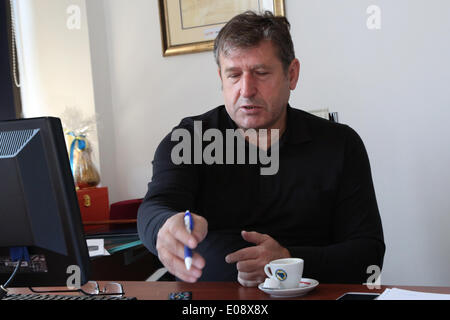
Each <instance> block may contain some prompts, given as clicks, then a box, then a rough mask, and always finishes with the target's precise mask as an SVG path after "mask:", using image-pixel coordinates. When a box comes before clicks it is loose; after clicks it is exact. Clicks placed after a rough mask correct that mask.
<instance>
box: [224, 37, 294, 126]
mask: <svg viewBox="0 0 450 320" xmlns="http://www.w3.org/2000/svg"><path fill="white" fill-rule="evenodd" d="M219 59H220V60H219V61H220V68H219V76H220V77H221V79H222V86H223V96H224V99H225V107H226V110H227V112H228V114H229V115H230V117H231V119H233V121H234V122H235V123H236V124H237V126H238V127H239V128H242V129H251V128H252V129H280V130H284V127H285V123H286V121H285V120H286V107H287V104H288V102H289V97H290V91H291V90H294V89H295V87H296V85H297V81H298V76H299V71H300V63H299V61H298V60H297V59H294V61H292V63H291V65H290V67H289V70H288V71H287V73H286V72H285V71H284V70H283V65H282V63H281V61H280V59H279V58H278V56H277V55H276V51H275V47H274V46H273V44H272V42H271V41H262V42H261V43H260V44H259V45H258V46H256V47H253V48H249V49H239V48H238V49H234V50H230V51H229V52H228V54H227V55H226V56H225V55H223V54H221V55H220V58H219Z"/></svg>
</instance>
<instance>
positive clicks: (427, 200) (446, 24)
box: [39, 0, 450, 286]
mask: <svg viewBox="0 0 450 320" xmlns="http://www.w3.org/2000/svg"><path fill="white" fill-rule="evenodd" d="M39 1H41V0H39ZM372 4H375V5H378V6H379V7H380V8H381V13H382V25H381V29H380V30H376V31H374V30H368V29H367V27H366V20H367V18H368V15H367V13H366V9H367V7H368V6H369V5H372ZM86 5H87V14H88V20H89V37H90V49H91V59H92V74H93V83H94V92H95V106H96V111H97V112H98V113H100V117H101V119H102V120H101V122H100V124H99V141H100V155H101V157H100V159H101V168H102V180H103V182H104V184H105V185H108V187H109V188H110V197H111V201H119V200H124V199H130V198H137V197H143V196H144V194H145V192H146V190H147V182H148V181H149V179H150V177H151V160H152V159H153V154H154V152H155V149H156V147H157V145H158V143H159V141H160V140H161V139H162V138H163V136H164V135H165V134H167V133H168V132H169V131H170V130H171V128H172V127H173V126H175V125H176V124H177V123H178V122H179V121H180V119H181V118H183V117H185V116H189V115H193V114H199V113H202V112H205V111H207V110H209V109H211V108H212V107H215V106H217V105H220V104H222V98H221V92H220V83H219V81H218V78H217V73H216V66H215V64H214V60H213V57H212V53H210V52H208V53H199V54H193V55H183V56H176V57H170V58H163V57H162V54H161V37H160V22H159V15H158V6H157V1H148V0H127V1H125V0H87V1H86ZM286 11H287V17H288V18H289V20H290V21H291V24H292V34H293V38H294V42H295V46H296V50H297V55H298V57H299V58H300V60H301V62H302V71H301V72H302V73H301V79H300V85H299V88H298V89H297V90H296V91H295V93H294V94H293V97H292V101H291V103H292V105H293V106H296V107H298V108H304V109H306V110H312V109H321V108H324V107H327V108H330V109H331V110H332V111H338V112H339V115H340V120H341V122H344V123H347V124H349V125H350V126H351V127H353V128H354V129H356V130H357V131H358V133H359V134H360V135H361V137H362V138H363V140H364V141H365V144H366V148H367V150H368V153H369V157H370V160H371V165H372V172H373V179H374V184H375V189H376V193H377V198H378V204H379V208H380V212H381V217H382V220H383V226H384V233H385V241H386V245H387V251H386V256H385V265H384V270H383V275H382V283H383V284H394V285H400V284H411V285H446V286H450V274H449V273H448V270H449V269H450V236H449V232H448V229H449V226H450V197H449V196H447V190H449V189H450V170H449V169H448V167H447V166H448V164H449V163H450V161H449V160H450V148H449V147H448V146H449V145H450V144H449V143H450V141H449V140H450V129H449V126H448V125H447V122H448V119H449V118H450V108H449V107H450V94H449V92H448V85H449V83H450V62H449V60H448V57H449V56H450V42H449V41H448V34H449V31H450V21H449V20H448V12H450V2H448V1H446V0H428V1H425V0H397V1H388V0H370V1H369V0H345V1H333V0H315V1H309V0H308V1H306V0H304V1H299V0H286Z"/></svg>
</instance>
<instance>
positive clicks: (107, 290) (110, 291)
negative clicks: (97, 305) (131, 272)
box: [78, 281, 125, 297]
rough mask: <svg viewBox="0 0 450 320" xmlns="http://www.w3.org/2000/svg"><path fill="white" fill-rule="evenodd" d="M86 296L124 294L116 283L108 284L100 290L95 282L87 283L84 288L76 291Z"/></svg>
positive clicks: (118, 295) (120, 286)
mask: <svg viewBox="0 0 450 320" xmlns="http://www.w3.org/2000/svg"><path fill="white" fill-rule="evenodd" d="M78 290H79V291H80V292H81V293H83V294H85V295H87V296H117V297H120V296H123V295H124V294H125V292H124V291H123V287H122V285H121V284H120V283H118V282H108V283H106V284H105V285H104V286H103V287H102V288H100V286H99V284H98V282H97V281H88V282H87V283H86V284H85V285H84V286H82V287H81V288H80V289H78Z"/></svg>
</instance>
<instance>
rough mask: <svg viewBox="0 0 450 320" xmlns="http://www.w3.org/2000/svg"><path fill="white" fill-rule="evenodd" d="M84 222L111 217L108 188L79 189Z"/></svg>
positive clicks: (78, 194)
mask: <svg viewBox="0 0 450 320" xmlns="http://www.w3.org/2000/svg"><path fill="white" fill-rule="evenodd" d="M77 196H78V203H79V205H80V211H81V219H82V220H83V223H86V222H90V221H104V220H108V219H109V198H108V188H107V187H102V188H86V189H80V190H77Z"/></svg>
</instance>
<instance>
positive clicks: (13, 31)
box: [9, 0, 21, 88]
mask: <svg viewBox="0 0 450 320" xmlns="http://www.w3.org/2000/svg"><path fill="white" fill-rule="evenodd" d="M9 7H10V11H11V47H12V49H11V53H12V64H13V78H14V84H15V85H16V87H17V88H20V87H21V84H20V83H19V81H18V80H17V78H18V76H17V73H18V68H17V61H16V59H17V58H16V57H17V41H16V15H15V12H14V5H13V0H10V1H9Z"/></svg>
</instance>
